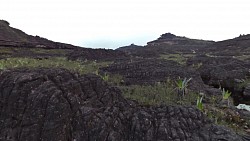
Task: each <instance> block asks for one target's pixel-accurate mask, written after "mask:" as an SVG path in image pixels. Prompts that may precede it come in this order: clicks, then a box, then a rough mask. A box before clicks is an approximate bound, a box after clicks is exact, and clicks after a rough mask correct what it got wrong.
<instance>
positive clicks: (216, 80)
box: [187, 55, 250, 104]
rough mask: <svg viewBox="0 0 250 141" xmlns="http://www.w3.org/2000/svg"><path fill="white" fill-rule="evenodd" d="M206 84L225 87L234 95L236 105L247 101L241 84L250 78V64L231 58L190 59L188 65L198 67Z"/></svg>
mask: <svg viewBox="0 0 250 141" xmlns="http://www.w3.org/2000/svg"><path fill="white" fill-rule="evenodd" d="M197 64H200V67H199V68H198V69H197V70H198V71H199V72H200V74H201V78H202V79H203V81H204V83H205V84H207V85H210V86H214V87H216V88H219V87H223V88H226V89H229V90H230V91H231V92H232V93H233V97H234V99H235V100H236V101H235V102H236V104H237V103H238V102H239V101H242V102H243V103H245V102H244V101H246V100H247V98H245V97H244V95H243V93H242V92H243V90H244V88H239V87H238V86H239V84H240V83H242V82H244V80H247V79H248V78H249V77H250V72H249V69H250V64H249V63H246V62H243V61H240V60H237V59H234V58H231V57H208V56H205V55H200V56H196V57H193V58H190V59H189V60H188V61H187V65H189V66H191V65H197Z"/></svg>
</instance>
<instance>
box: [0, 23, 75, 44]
mask: <svg viewBox="0 0 250 141" xmlns="http://www.w3.org/2000/svg"><path fill="white" fill-rule="evenodd" d="M0 45H1V46H11V47H37V48H50V49H55V48H62V49H73V48H75V46H73V45H70V44H65V43H59V42H53V41H50V40H48V39H45V38H42V37H39V36H31V35H27V34H26V33H25V32H23V31H21V30H19V29H16V28H13V27H10V24H9V22H7V21H4V20H0Z"/></svg>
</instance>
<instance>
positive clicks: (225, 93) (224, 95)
mask: <svg viewBox="0 0 250 141" xmlns="http://www.w3.org/2000/svg"><path fill="white" fill-rule="evenodd" d="M221 92H222V99H223V100H227V105H228V106H229V97H230V95H231V94H232V93H231V92H229V91H228V90H225V89H224V88H223V89H222V91H221Z"/></svg>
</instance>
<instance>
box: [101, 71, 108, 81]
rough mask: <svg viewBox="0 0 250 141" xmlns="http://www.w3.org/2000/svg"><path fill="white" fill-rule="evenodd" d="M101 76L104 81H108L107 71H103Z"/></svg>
mask: <svg viewBox="0 0 250 141" xmlns="http://www.w3.org/2000/svg"><path fill="white" fill-rule="evenodd" d="M101 77H102V79H103V80H104V81H106V82H108V81H109V75H108V74H107V73H104V75H103V76H102V75H101Z"/></svg>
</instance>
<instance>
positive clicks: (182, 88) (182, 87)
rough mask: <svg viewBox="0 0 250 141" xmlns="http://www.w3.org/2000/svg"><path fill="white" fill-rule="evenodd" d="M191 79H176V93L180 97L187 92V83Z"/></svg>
mask: <svg viewBox="0 0 250 141" xmlns="http://www.w3.org/2000/svg"><path fill="white" fill-rule="evenodd" d="M191 80H192V78H189V79H187V78H184V79H183V80H182V79H179V80H178V81H176V85H177V90H178V94H179V95H182V97H184V96H185V95H186V94H187V87H188V83H189V82H190V81H191Z"/></svg>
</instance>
